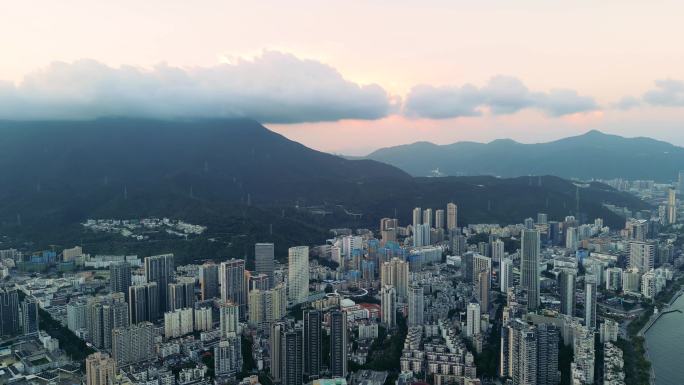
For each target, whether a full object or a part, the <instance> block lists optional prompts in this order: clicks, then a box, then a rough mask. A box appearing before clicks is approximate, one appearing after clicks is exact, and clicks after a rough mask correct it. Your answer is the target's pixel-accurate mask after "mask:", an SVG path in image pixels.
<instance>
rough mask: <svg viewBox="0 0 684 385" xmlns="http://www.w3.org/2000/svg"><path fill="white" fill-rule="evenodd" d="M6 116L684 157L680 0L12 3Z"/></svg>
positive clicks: (5, 8)
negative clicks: (240, 126) (211, 123)
mask: <svg viewBox="0 0 684 385" xmlns="http://www.w3.org/2000/svg"><path fill="white" fill-rule="evenodd" d="M0 7H1V8H0V52H2V60H0V119H54V118H56V119H88V118H93V117H97V116H108V115H130V116H143V117H155V118H156V117H160V118H177V117H195V116H196V117H233V116H247V117H252V118H255V119H257V120H260V121H262V122H263V123H265V125H266V126H267V127H269V128H271V129H274V130H276V131H278V132H280V133H282V134H283V135H285V136H287V137H289V138H291V139H293V140H297V141H300V142H302V143H304V144H306V145H308V146H311V147H313V148H316V149H320V150H324V151H329V152H335V153H344V154H353V155H362V154H366V153H368V152H370V151H372V150H373V149H376V148H379V147H385V146H390V145H396V144H403V143H410V142H415V141H419V140H426V141H432V142H436V143H450V142H455V141H459V140H475V141H489V140H492V139H495V138H502V137H508V138H513V139H516V140H519V141H522V142H539V141H547V140H553V139H557V138H561V137H564V136H568V135H575V134H579V133H583V132H585V131H587V130H590V129H600V130H603V131H606V132H611V133H616V134H621V135H625V136H651V137H654V138H657V139H662V140H667V141H670V142H673V143H675V144H678V145H684V126H683V125H682V122H683V121H684V45H683V44H682V43H681V40H682V36H684V23H682V22H681V17H682V15H684V2H682V1H658V0H654V1H631V0H620V1H618V0H602V1H595V0H594V1H572V2H560V1H548V0H547V1H541V0H540V1H532V0H518V1H510V0H501V1H494V0H484V1H467V2H466V1H448V0H444V1H441V0H433V1H429V0H424V1H406V0H394V1H379V0H367V1H320V0H318V1H299V0H295V1H291V0H288V1H187V0H185V1H181V0H146V1H128V0H126V1H122V0H119V1H93V0H80V1H73V0H63V1H4V0H0Z"/></svg>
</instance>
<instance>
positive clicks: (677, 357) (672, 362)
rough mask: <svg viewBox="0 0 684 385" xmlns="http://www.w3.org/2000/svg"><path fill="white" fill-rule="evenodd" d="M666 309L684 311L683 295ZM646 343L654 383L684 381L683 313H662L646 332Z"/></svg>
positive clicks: (666, 384)
mask: <svg viewBox="0 0 684 385" xmlns="http://www.w3.org/2000/svg"><path fill="white" fill-rule="evenodd" d="M667 310H681V311H682V312H684V295H681V296H679V298H677V300H675V302H674V303H673V304H672V306H670V308H669V309H667ZM646 344H647V347H648V355H649V359H650V360H651V364H652V365H653V369H654V370H655V379H656V381H655V385H671V384H682V383H684V365H682V362H683V360H682V357H684V313H679V312H672V313H668V314H663V315H662V316H661V317H660V318H659V319H658V320H657V321H656V323H655V324H653V326H651V328H650V329H649V330H648V332H646Z"/></svg>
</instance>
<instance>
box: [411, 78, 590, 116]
mask: <svg viewBox="0 0 684 385" xmlns="http://www.w3.org/2000/svg"><path fill="white" fill-rule="evenodd" d="M527 108H536V109H539V110H541V111H543V112H544V113H546V114H548V115H551V116H563V115H569V114H574V113H578V112H587V111H592V110H596V109H597V108H598V104H597V103H596V101H595V100H594V99H593V98H591V97H588V96H582V95H579V94H578V93H577V92H576V91H574V90H567V89H554V90H551V91H550V92H546V93H545V92H533V91H530V90H529V89H528V88H527V87H526V86H525V84H523V82H522V81H520V80H519V79H517V78H515V77H510V76H495V77H493V78H491V79H490V80H489V82H488V83H487V85H485V86H484V87H481V88H477V87H476V86H473V85H470V84H466V85H464V86H461V87H458V86H441V87H435V86H429V85H419V86H416V87H414V88H413V89H411V91H410V92H409V94H408V95H407V97H406V103H405V104H404V114H405V115H407V116H409V117H420V118H431V119H447V118H456V117H462V116H477V115H480V114H481V111H482V110H483V109H487V110H489V111H490V113H491V114H494V115H505V114H513V113H515V112H518V111H520V110H523V109H527Z"/></svg>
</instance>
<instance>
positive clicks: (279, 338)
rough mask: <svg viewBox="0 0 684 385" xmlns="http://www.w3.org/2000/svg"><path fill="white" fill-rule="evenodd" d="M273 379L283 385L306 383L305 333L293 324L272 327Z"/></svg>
mask: <svg viewBox="0 0 684 385" xmlns="http://www.w3.org/2000/svg"><path fill="white" fill-rule="evenodd" d="M270 347H271V378H272V379H273V382H277V383H280V384H282V385H301V384H302V383H304V378H303V368H304V364H303V361H304V352H303V350H304V332H303V330H302V328H301V327H293V326H292V322H289V321H280V322H275V323H274V324H273V325H272V326H271V334H270Z"/></svg>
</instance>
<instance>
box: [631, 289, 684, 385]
mask: <svg viewBox="0 0 684 385" xmlns="http://www.w3.org/2000/svg"><path fill="white" fill-rule="evenodd" d="M682 294H684V288H680V289H679V291H678V292H677V293H675V294H674V295H673V296H672V297H671V298H670V300H669V301H668V302H667V305H666V306H664V307H663V309H661V310H660V311H658V314H652V315H651V317H650V318H649V320H648V322H647V323H646V324H645V325H644V326H643V327H642V328H641V330H639V333H637V335H638V336H641V337H643V338H644V350H645V357H646V360H648V362H649V363H650V364H651V370H650V372H651V375H650V380H649V383H650V385H656V382H655V378H656V374H655V366H654V365H653V360H651V355H650V352H649V349H648V339H647V338H646V333H647V332H648V331H649V330H650V329H651V327H652V326H653V325H655V323H656V322H658V320H659V319H660V317H661V316H663V315H665V314H668V313H670V312H669V311H667V310H666V309H668V308H669V307H670V306H672V304H673V303H675V301H677V300H678V299H679V297H681V296H682Z"/></svg>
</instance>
